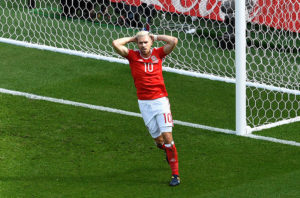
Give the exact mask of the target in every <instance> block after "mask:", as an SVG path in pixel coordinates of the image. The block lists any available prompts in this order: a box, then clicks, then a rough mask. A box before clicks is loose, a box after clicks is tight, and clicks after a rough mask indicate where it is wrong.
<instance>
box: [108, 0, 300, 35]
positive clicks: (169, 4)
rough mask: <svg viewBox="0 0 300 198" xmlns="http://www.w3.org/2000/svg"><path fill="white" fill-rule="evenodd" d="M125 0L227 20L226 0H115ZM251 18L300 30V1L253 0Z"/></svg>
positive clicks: (158, 8) (295, 30) (116, 0)
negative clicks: (224, 7) (224, 9)
mask: <svg viewBox="0 0 300 198" xmlns="http://www.w3.org/2000/svg"><path fill="white" fill-rule="evenodd" d="M111 1H112V2H121V1H124V2H125V3H126V4H129V5H135V6H138V5H140V4H141V3H147V4H153V5H154V6H155V8H156V9H157V10H163V11H166V12H176V13H182V14H185V15H190V16H197V17H205V18H209V19H213V20H219V21H222V20H224V17H225V13H223V12H222V11H221V9H220V6H221V3H222V1H224V0H111ZM251 1H252V2H253V6H252V8H250V9H248V21H252V22H254V23H259V24H264V25H267V26H271V27H274V28H277V29H285V30H289V31H293V32H300V2H299V0H251Z"/></svg>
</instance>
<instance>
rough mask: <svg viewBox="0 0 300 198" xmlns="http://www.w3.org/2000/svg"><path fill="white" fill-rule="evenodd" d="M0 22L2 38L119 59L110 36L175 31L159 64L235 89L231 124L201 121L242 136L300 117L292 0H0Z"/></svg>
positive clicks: (299, 8)
mask: <svg viewBox="0 0 300 198" xmlns="http://www.w3.org/2000/svg"><path fill="white" fill-rule="evenodd" d="M0 22H1V27H0V42H5V43H11V44H15V45H21V46H26V47H32V48H38V49H43V50H50V51H55V52H59V53H66V54H71V55H77V56H82V57H89V58H95V59H102V60H107V61H114V62H119V63H125V64H127V63H128V62H127V61H126V60H125V59H124V58H122V57H120V56H119V55H117V54H116V53H115V52H114V49H113V47H112V46H111V42H112V40H113V39H116V38H119V37H124V36H132V35H134V34H135V33H136V32H137V31H140V30H142V29H146V30H149V31H151V32H152V33H153V34H168V35H173V36H176V37H178V39H179V40H180V42H179V43H178V45H177V47H176V49H175V53H171V54H170V55H169V56H168V58H167V59H166V61H165V62H164V68H163V70H164V71H168V72H174V73H178V74H182V75H188V76H193V77H199V78H205V79H210V80H214V81H221V82H225V83H231V84H234V85H235V88H236V90H235V96H236V104H235V108H236V109H235V117H236V119H235V128H234V126H232V128H229V129H228V128H225V129H224V128H220V126H207V124H206V123H199V124H201V125H203V126H206V127H203V128H205V129H209V130H216V131H223V132H224V131H225V132H228V131H234V133H236V134H238V135H245V134H247V133H251V132H253V131H258V130H263V129H266V128H270V127H275V126H280V125H282V124H288V123H292V122H298V121H300V84H299V83H300V66H299V65H300V57H299V54H300V38H299V33H300V2H299V1H298V0H273V1H271V0H239V1H235V0H186V1H180V0H172V1H164V0H39V1H38V0H3V1H1V2H0ZM160 44H161V43H159V45H160ZM130 47H133V45H132V44H131V45H130Z"/></svg>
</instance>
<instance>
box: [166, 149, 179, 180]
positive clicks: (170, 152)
mask: <svg viewBox="0 0 300 198" xmlns="http://www.w3.org/2000/svg"><path fill="white" fill-rule="evenodd" d="M168 146H169V145H167V146H166V147H165V148H166V152H167V156H168V160H169V164H170V167H171V170H172V175H179V172H178V156H177V149H176V147H175V144H171V146H170V147H168Z"/></svg>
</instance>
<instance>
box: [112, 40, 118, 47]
mask: <svg viewBox="0 0 300 198" xmlns="http://www.w3.org/2000/svg"><path fill="white" fill-rule="evenodd" d="M112 46H113V47H114V48H117V46H118V41H117V40H114V41H113V42H112Z"/></svg>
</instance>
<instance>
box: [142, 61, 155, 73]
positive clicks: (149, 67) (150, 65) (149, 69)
mask: <svg viewBox="0 0 300 198" xmlns="http://www.w3.org/2000/svg"><path fill="white" fill-rule="evenodd" d="M144 64H145V72H146V73H148V72H153V63H144Z"/></svg>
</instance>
